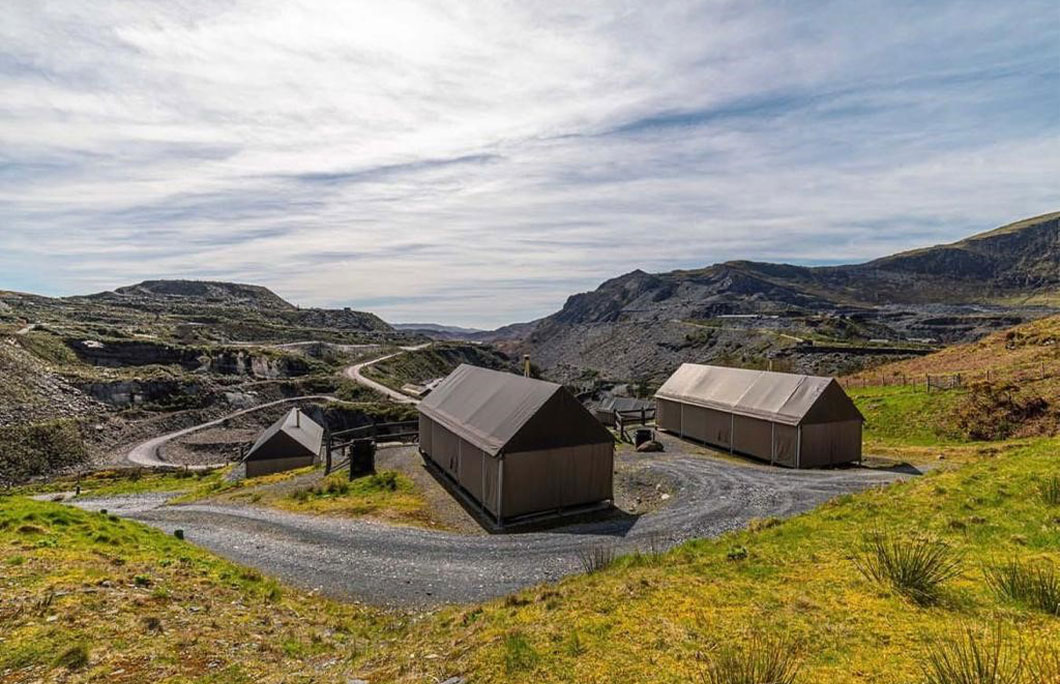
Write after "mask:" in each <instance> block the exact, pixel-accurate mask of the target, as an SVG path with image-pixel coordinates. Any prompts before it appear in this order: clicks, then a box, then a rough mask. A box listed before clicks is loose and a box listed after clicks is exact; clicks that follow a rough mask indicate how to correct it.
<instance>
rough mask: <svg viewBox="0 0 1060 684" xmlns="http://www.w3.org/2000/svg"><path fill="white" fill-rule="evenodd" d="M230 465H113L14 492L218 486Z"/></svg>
mask: <svg viewBox="0 0 1060 684" xmlns="http://www.w3.org/2000/svg"><path fill="white" fill-rule="evenodd" d="M229 470H230V468H220V469H213V470H175V469H174V470H153V469H150V468H111V469H104V470H96V471H92V472H89V473H85V474H83V475H68V476H62V477H58V478H55V479H53V480H48V481H47V482H38V483H34V484H29V485H23V486H20V487H16V488H15V489H14V490H13V492H12V493H14V494H23V495H33V494H48V493H58V492H70V491H74V490H75V488H76V487H81V496H84V497H87V496H112V495H116V494H143V493H147V492H179V491H184V490H192V489H204V488H208V487H211V486H218V485H219V483H222V482H223V481H224V476H225V475H226V474H227V473H228V471H229Z"/></svg>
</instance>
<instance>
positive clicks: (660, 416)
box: [655, 363, 864, 468]
mask: <svg viewBox="0 0 1060 684" xmlns="http://www.w3.org/2000/svg"><path fill="white" fill-rule="evenodd" d="M655 407H656V417H655V420H656V425H658V427H659V428H661V429H664V430H667V431H669V432H673V433H677V434H679V435H681V436H682V437H689V438H692V439H695V440H697V441H700V442H703V443H706V444H710V445H713V446H716V447H720V448H723V449H728V450H730V451H733V452H737V453H741V454H747V455H749V456H753V457H755V458H759V459H762V460H764V461H769V462H770V463H774V464H778V465H784V466H788V467H792V468H812V467H819V466H826V465H834V464H839V463H849V462H853V461H860V460H861V430H862V424H863V423H864V418H863V417H862V415H861V412H860V411H858V409H857V407H856V406H854V402H853V401H851V400H850V397H848V396H847V394H846V392H844V391H843V388H842V387H840V386H839V383H837V382H836V381H835V379H834V378H823V377H818V376H812V375H796V374H792V373H773V372H769V371H754V370H745V369H740V368H723V367H720V366H705V365H700V364H694V363H686V364H682V365H681V367H680V368H678V369H677V371H676V372H674V374H673V375H671V376H670V378H669V379H668V380H667V381H666V382H665V383H663V386H662V387H660V388H659V391H658V392H656V394H655Z"/></svg>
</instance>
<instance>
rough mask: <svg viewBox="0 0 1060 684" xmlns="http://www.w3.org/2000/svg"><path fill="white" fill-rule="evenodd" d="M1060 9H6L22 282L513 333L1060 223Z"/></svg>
mask: <svg viewBox="0 0 1060 684" xmlns="http://www.w3.org/2000/svg"><path fill="white" fill-rule="evenodd" d="M1057 36H1060V5H1057V4H1056V2H1055V0H1048V1H1045V2H1037V1H1035V0H1020V1H1019V2H997V1H996V0H990V1H987V2H977V1H974V0H966V1H961V2H931V1H927V0H915V1H902V0H885V1H880V2H877V1H875V0H857V1H854V0H848V1H847V2H825V1H817V0H814V1H808V0H807V1H799V0H795V1H787V2H773V3H768V2H750V1H747V0H737V1H733V2H688V1H685V2H667V1H665V0H653V1H652V2H622V1H620V0H607V1H602V2H578V1H570V2H537V1H534V0H518V1H513V2H477V1H470V0H468V1H464V2H452V1H451V0H443V1H437V2H435V1H431V0H379V1H378V2H356V1H348V2H334V1H333V0H327V1H324V0H321V1H319V2H309V1H294V0H256V1H244V0H183V1H180V2H177V1H175V0H174V1H166V2H158V1H152V2H119V1H114V0H98V1H89V0H81V1H77V2H75V1H69V0H65V1H64V0H51V1H50V2H40V1H39V0H8V1H7V2H5V3H4V20H3V21H2V22H0V289H13V290H21V291H30V292H37V293H40V294H51V295H64V294H81V293H88V292H95V291H100V290H105V289H112V288H115V287H118V286H121V285H127V284H131V283H134V282H138V281H140V280H143V279H148V278H194V279H212V280H231V281H238V282H249V283H255V284H260V285H265V286H268V287H270V288H271V289H273V290H274V291H276V292H277V293H278V294H280V295H281V296H283V297H285V298H286V299H288V300H290V301H292V302H294V303H296V304H299V305H303V306H352V307H354V308H360V309H365V310H370V311H373V312H375V313H377V314H379V315H381V316H382V317H383V318H385V319H386V320H389V321H392V322H409V321H415V322H441V323H449V324H454V325H467V326H475V327H484V328H490V327H496V326H499V325H503V324H506V323H512V322H517V321H525V320H531V319H534V318H537V317H540V316H543V315H546V314H548V313H551V312H553V311H555V310H557V309H559V308H560V307H561V306H562V305H563V302H564V301H565V299H566V297H567V296H569V295H570V294H573V293H575V292H582V291H586V290H591V289H593V288H595V287H596V286H597V285H598V284H599V283H600V282H602V281H603V280H606V279H608V278H611V277H614V276H617V275H620V274H622V273H625V272H628V271H631V270H633V269H636V268H640V269H643V270H646V271H668V270H672V269H676V268H697V267H702V266H706V265H709V264H712V263H716V262H721V261H726V260H730V259H757V260H767V261H783V262H789V263H801V264H831V263H841V262H855V261H863V260H867V259H870V258H874V257H878V256H883V255H886V254H889V253H893V252H895V251H899V250H902V249H908V248H913V247H918V246H924V245H929V244H937V243H942V242H949V241H953V240H957V239H960V238H962V237H965V236H967V235H970V234H972V233H976V232H980V231H983V230H987V229H990V228H993V227H995V226H998V225H1002V224H1004V223H1008V222H1010V221H1013V220H1017V219H1020V218H1024V217H1028V216H1033V215H1037V214H1042V213H1046V212H1048V211H1053V210H1057V209H1060V181H1058V179H1060V40H1058V39H1057Z"/></svg>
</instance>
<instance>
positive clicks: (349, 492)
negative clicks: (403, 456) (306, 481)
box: [262, 470, 433, 525]
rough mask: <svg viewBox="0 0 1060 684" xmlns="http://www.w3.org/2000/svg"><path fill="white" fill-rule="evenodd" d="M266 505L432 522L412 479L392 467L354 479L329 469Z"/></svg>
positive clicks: (305, 510)
mask: <svg viewBox="0 0 1060 684" xmlns="http://www.w3.org/2000/svg"><path fill="white" fill-rule="evenodd" d="M262 502H263V503H265V502H266V500H265V499H262ZM268 505H272V506H275V507H277V508H282V509H285V510H289V511H294V512H297V513H317V514H325V515H342V516H350V517H361V516H370V517H373V518H379V519H382V520H388V521H390V522H396V523H406V524H415V525H427V524H431V523H432V522H433V520H432V518H431V516H430V513H429V511H428V510H427V502H426V500H425V499H424V498H423V496H422V495H421V494H420V493H419V492H418V491H417V490H416V486H415V484H413V482H412V480H410V479H409V478H407V477H405V476H404V475H402V474H400V473H398V472H396V471H393V470H383V471H380V472H379V473H376V474H373V475H366V476H364V477H359V478H356V479H354V480H350V479H349V476H348V475H347V474H346V473H332V474H331V475H328V476H327V477H325V478H324V479H322V480H321V481H320V482H318V483H317V484H315V485H312V486H308V487H305V488H300V489H296V490H294V491H293V492H289V493H286V494H284V495H282V496H279V497H276V498H274V499H272V500H269V501H268Z"/></svg>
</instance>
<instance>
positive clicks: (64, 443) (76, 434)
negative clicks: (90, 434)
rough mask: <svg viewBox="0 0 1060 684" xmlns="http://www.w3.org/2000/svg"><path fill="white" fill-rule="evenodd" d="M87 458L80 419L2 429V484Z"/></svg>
mask: <svg viewBox="0 0 1060 684" xmlns="http://www.w3.org/2000/svg"><path fill="white" fill-rule="evenodd" d="M87 458H88V451H87V450H86V449H85V442H84V439H83V438H82V436H81V426H80V424H79V423H78V422H77V421H76V420H72V419H60V420H53V421H49V422H46V423H35V424H31V425H13V426H8V427H3V428H0V485H13V484H15V483H16V482H20V481H22V480H25V479H28V478H30V477H33V476H37V475H46V474H48V473H51V472H53V471H55V470H58V469H60V468H66V467H69V466H73V465H77V464H79V463H82V462H84V461H85V460H86V459H87Z"/></svg>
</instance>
